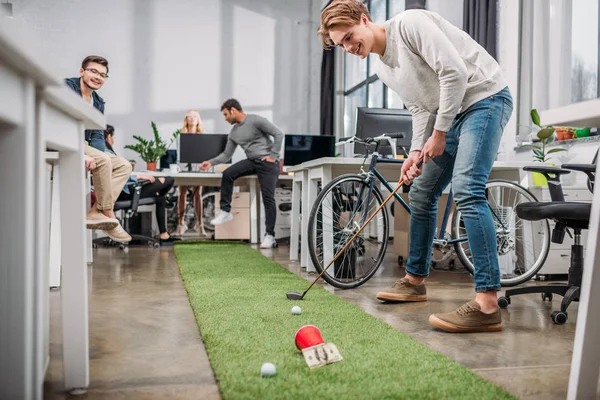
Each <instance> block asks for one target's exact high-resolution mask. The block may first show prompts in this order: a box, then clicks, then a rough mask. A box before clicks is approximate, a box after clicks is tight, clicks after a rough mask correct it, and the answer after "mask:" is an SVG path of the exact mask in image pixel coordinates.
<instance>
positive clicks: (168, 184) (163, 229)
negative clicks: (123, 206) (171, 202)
mask: <svg viewBox="0 0 600 400" xmlns="http://www.w3.org/2000/svg"><path fill="white" fill-rule="evenodd" d="M114 136H115V128H114V127H113V126H112V125H107V126H106V130H105V131H104V142H105V144H106V152H108V153H112V154H114V155H117V154H116V153H115V151H114V150H113V147H112V146H113V144H115V138H114ZM138 179H144V180H147V181H150V183H149V184H146V185H144V186H143V187H142V191H141V192H140V198H142V199H143V198H147V197H156V222H157V223H158V230H159V231H160V245H161V246H164V245H169V244H173V242H174V241H176V240H180V239H178V238H174V237H172V236H171V235H169V232H167V223H166V202H165V195H166V194H167V193H168V192H169V190H171V188H172V187H173V185H174V184H175V180H174V179H173V178H172V177H170V176H166V177H161V178H158V179H156V178H155V177H153V176H152V175H131V176H130V177H129V179H128V180H127V183H125V186H124V187H123V190H122V191H121V193H120V194H119V198H118V199H117V201H119V200H132V199H133V191H132V190H131V188H130V185H135V184H136V183H137V181H138Z"/></svg>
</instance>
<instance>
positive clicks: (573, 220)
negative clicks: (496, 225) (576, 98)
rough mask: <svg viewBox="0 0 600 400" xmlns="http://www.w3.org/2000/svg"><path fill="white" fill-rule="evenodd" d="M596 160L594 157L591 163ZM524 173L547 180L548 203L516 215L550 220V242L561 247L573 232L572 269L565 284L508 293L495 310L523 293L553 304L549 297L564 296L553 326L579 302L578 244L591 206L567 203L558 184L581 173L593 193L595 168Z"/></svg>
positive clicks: (575, 166) (523, 207)
mask: <svg viewBox="0 0 600 400" xmlns="http://www.w3.org/2000/svg"><path fill="white" fill-rule="evenodd" d="M597 157H598V152H596V157H594V162H595V161H596V159H597ZM523 169H524V170H525V171H532V172H539V173H541V174H543V175H544V176H545V177H546V179H547V180H548V189H549V191H550V198H551V199H552V201H551V202H529V203H522V204H519V205H518V206H517V208H516V211H517V215H518V216H519V217H520V218H522V219H525V220H528V221H539V220H542V219H552V220H554V221H555V222H556V224H555V227H554V230H553V231H552V241H553V242H554V243H562V242H563V240H564V237H565V232H568V233H569V236H571V233H570V232H569V231H568V229H572V230H573V236H572V237H573V245H572V246H571V266H570V268H569V278H568V282H567V284H551V285H542V286H529V287H522V288H516V289H509V290H507V291H506V292H505V295H504V297H500V298H499V299H498V306H499V307H500V308H506V307H508V305H509V304H510V298H511V296H517V295H520V294H525V293H541V294H542V301H545V300H550V301H552V294H553V293H554V294H558V295H560V296H563V299H562V302H561V305H560V311H554V312H552V315H551V317H552V321H553V322H554V323H555V324H564V323H565V322H567V318H568V314H567V308H568V307H569V305H570V304H571V303H572V302H573V301H577V302H578V301H579V295H580V287H581V276H582V275H583V246H582V244H581V231H582V230H583V229H588V225H589V222H590V213H591V209H592V205H591V204H590V203H579V202H566V201H565V197H564V194H563V190H562V186H561V183H560V176H561V175H565V174H569V173H571V171H581V172H584V173H585V174H586V175H587V176H588V188H589V189H590V191H593V187H594V179H595V172H596V166H595V164H563V165H562V168H554V167H542V166H540V167H534V166H530V167H525V168H523Z"/></svg>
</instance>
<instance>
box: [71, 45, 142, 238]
mask: <svg viewBox="0 0 600 400" xmlns="http://www.w3.org/2000/svg"><path fill="white" fill-rule="evenodd" d="M106 78H108V61H106V59H104V58H102V57H99V56H88V57H86V58H85V59H84V60H83V62H82V63H81V68H80V69H79V78H68V79H66V83H67V85H68V86H69V87H70V88H71V89H73V90H74V91H75V92H76V93H77V94H79V95H81V97H82V98H83V100H84V101H86V102H87V103H89V104H90V105H91V106H92V107H94V108H96V109H97V110H98V111H100V112H101V113H103V114H104V100H102V98H101V97H100V96H99V95H98V93H96V90H98V89H100V88H101V87H102V85H103V84H104V81H105V80H106ZM85 142H86V147H85V159H86V162H85V164H86V168H87V169H88V170H90V171H91V172H92V177H93V183H94V189H95V191H96V199H97V201H96V203H95V204H94V205H93V206H92V209H91V210H90V211H89V212H88V214H87V221H86V222H87V223H86V225H87V228H88V229H102V230H103V231H104V233H105V234H106V235H107V236H108V237H110V238H111V239H112V240H114V241H116V242H121V243H127V242H129V241H130V240H131V236H129V234H128V233H127V232H125V230H124V229H123V228H122V227H121V225H120V224H119V221H117V219H116V217H115V213H114V212H113V206H114V204H115V201H116V200H117V197H118V196H119V193H121V189H123V186H124V185H125V182H127V178H129V175H130V174H131V164H130V163H129V162H128V161H127V160H125V159H124V158H122V157H117V156H115V155H110V154H108V153H105V151H104V150H105V146H104V131H101V130H86V131H85Z"/></svg>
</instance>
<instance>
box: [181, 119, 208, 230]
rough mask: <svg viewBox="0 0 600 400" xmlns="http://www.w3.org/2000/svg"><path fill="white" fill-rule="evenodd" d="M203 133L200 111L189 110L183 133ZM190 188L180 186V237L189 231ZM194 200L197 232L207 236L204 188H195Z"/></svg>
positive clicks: (184, 120) (184, 121)
mask: <svg viewBox="0 0 600 400" xmlns="http://www.w3.org/2000/svg"><path fill="white" fill-rule="evenodd" d="M203 132H204V130H203V129H202V120H201V119H200V114H199V113H198V111H195V110H188V111H187V112H186V113H185V117H184V118H183V128H182V129H181V133H182V134H198V133H203ZM189 187H190V186H179V201H178V203H177V210H178V214H179V215H178V216H179V223H178V226H177V234H178V235H183V234H184V233H185V232H186V231H187V229H188V228H187V225H186V223H185V206H186V198H187V192H188V188H189ZM192 198H193V201H194V212H195V215H196V232H198V233H200V234H201V235H203V236H206V231H205V230H204V224H203V223H202V186H194V190H193V195H192Z"/></svg>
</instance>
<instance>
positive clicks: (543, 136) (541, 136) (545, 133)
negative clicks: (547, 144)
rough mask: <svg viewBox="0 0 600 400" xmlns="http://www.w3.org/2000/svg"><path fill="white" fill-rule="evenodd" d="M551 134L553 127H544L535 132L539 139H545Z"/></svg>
mask: <svg viewBox="0 0 600 400" xmlns="http://www.w3.org/2000/svg"><path fill="white" fill-rule="evenodd" d="M552 134H554V128H544V129H541V130H540V131H539V132H538V133H537V137H538V138H539V139H540V140H545V139H548V138H549V137H550V136H552Z"/></svg>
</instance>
